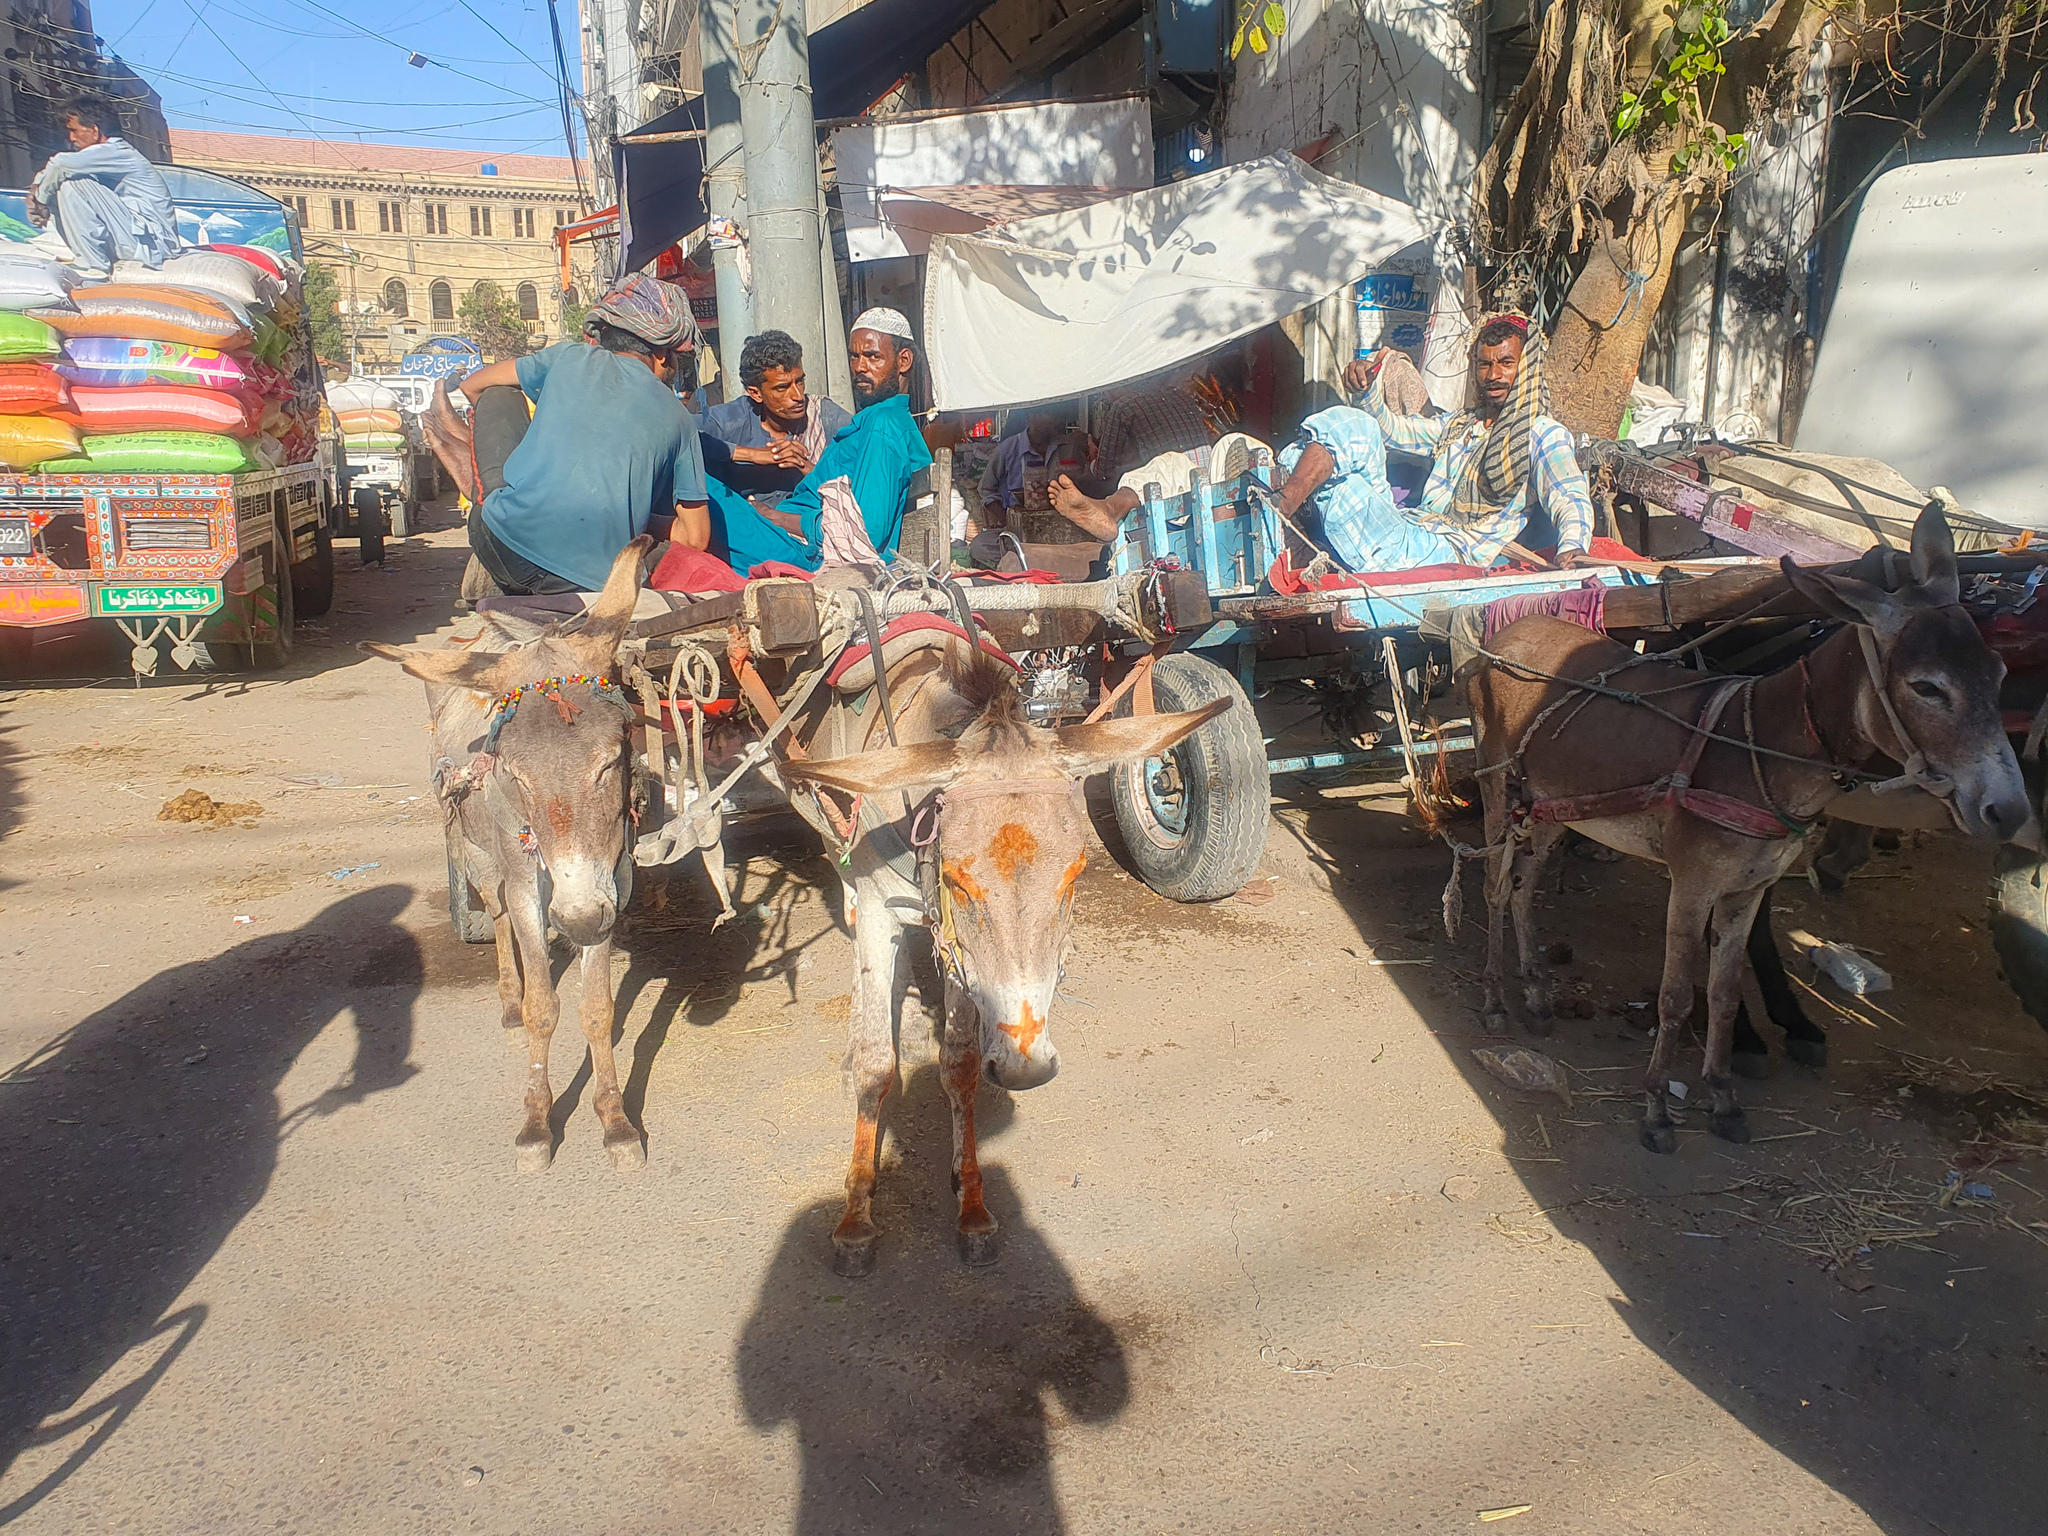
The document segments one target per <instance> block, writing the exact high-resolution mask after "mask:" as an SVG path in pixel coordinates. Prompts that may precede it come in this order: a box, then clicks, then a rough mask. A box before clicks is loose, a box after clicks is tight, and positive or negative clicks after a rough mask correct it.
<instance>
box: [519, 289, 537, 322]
mask: <svg viewBox="0 0 2048 1536" xmlns="http://www.w3.org/2000/svg"><path fill="white" fill-rule="evenodd" d="M519 318H520V319H522V320H538V319H539V318H540V290H539V289H538V288H536V287H534V286H533V284H531V283H521V284H520V285H519Z"/></svg>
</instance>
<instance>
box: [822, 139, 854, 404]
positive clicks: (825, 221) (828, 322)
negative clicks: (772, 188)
mask: <svg viewBox="0 0 2048 1536" xmlns="http://www.w3.org/2000/svg"><path fill="white" fill-rule="evenodd" d="M818 241H819V253H818V254H819V261H820V264H821V268H820V270H821V275H822V276H823V278H824V319H825V356H824V359H823V362H824V378H825V393H826V394H828V395H830V396H831V397H832V398H833V399H834V400H837V401H838V402H839V403H840V404H841V405H843V406H845V407H846V408H847V409H848V410H849V411H850V410H852V409H853V361H852V359H851V358H850V357H849V356H848V355H847V351H846V310H845V307H844V306H843V305H841V304H840V302H839V262H838V259H837V258H836V257H834V256H833V254H832V210H831V204H829V203H827V202H826V201H825V187H824V183H823V180H822V178H821V179H820V182H819V185H818Z"/></svg>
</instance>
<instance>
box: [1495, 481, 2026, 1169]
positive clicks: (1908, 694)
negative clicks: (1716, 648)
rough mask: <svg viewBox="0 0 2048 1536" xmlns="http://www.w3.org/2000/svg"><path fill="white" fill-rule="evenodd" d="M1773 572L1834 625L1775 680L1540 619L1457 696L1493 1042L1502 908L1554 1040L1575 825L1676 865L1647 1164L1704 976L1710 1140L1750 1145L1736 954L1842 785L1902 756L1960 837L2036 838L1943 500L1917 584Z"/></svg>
mask: <svg viewBox="0 0 2048 1536" xmlns="http://www.w3.org/2000/svg"><path fill="white" fill-rule="evenodd" d="M1781 565H1782V568H1783V570H1784V573H1785V579H1786V580H1787V581H1788V582H1789V583H1790V584H1791V586H1792V588H1793V590H1794V591H1796V592H1798V593H1799V594H1800V596H1802V597H1804V598H1805V599H1806V600H1807V601H1808V602H1809V603H1811V604H1813V605H1814V606H1815V607H1816V608H1818V609H1819V610H1820V611H1821V612H1822V613H1824V614H1826V615H1828V616H1829V617H1831V618H1835V619H1839V620H1841V621H1843V628H1842V629H1840V630H1838V631H1837V632H1836V633H1835V634H1833V635H1832V636H1830V637H1829V638H1828V639H1827V640H1826V641H1824V642H1823V643H1822V644H1821V645H1820V646H1819V647H1818V648H1817V649H1816V650H1815V651H1814V652H1813V653H1812V654H1811V655H1810V656H1808V657H1806V658H1804V659H1803V660H1801V661H1799V662H1796V663H1794V664H1793V665H1792V666H1790V667H1787V668H1785V669H1784V670H1783V671H1780V672H1777V673H1774V674H1772V675H1770V676H1768V677H1763V678H1757V679H1724V678H1715V677H1702V676H1701V675H1700V674H1699V673H1697V672H1693V671H1690V670H1688V669H1686V668H1683V667H1681V666H1678V665H1677V664H1675V663H1671V662H1662V661H1658V660H1656V659H1655V658H1653V657H1641V656H1637V655H1636V654H1635V653H1633V652H1632V651H1629V650H1628V649H1626V648H1625V647H1623V646H1620V645H1618V644H1616V643H1615V642H1613V641H1611V640H1607V639H1604V638H1601V637H1598V636H1595V635H1592V634H1589V633H1588V632H1587V631H1586V630H1584V629H1582V628H1579V627H1578V626H1576V625H1573V624H1568V623H1565V622H1563V621H1562V620H1559V619H1555V618H1550V617H1547V616H1538V617H1531V618H1526V619H1522V620H1520V621H1519V622H1517V623H1514V624H1511V625H1509V626H1508V627H1507V628H1506V629H1504V630H1502V631H1501V632H1500V634H1499V635H1497V636H1496V637H1495V638H1494V640H1493V641H1492V643H1491V645H1490V647H1489V650H1490V659H1489V662H1488V664H1487V665H1485V666H1482V667H1481V668H1479V669H1478V670H1477V671H1476V672H1475V673H1474V674H1473V676H1472V678H1471V681H1470V683H1469V685H1468V686H1469V689H1470V697H1471V703H1472V715H1473V720H1474V723H1475V725H1476V726H1477V728H1478V736H1479V769H1478V772H1479V782H1480V788H1481V798H1482V800H1483V801H1484V804H1485V811H1486V841H1487V847H1488V851H1489V868H1488V872H1487V884H1486V900H1487V953H1486V976H1485V985H1484V998H1483V1003H1482V1009H1483V1013H1484V1018H1485V1023H1486V1027H1487V1028H1488V1029H1489V1030H1493V1031H1499V1030H1502V1029H1505V1028H1506V1026H1507V1010H1506V1007H1505V1004H1504V1002H1503V999H1502V980H1501V971H1502V959H1503V956H1502V947H1503V945H1502V919H1503V916H1504V914H1505V912H1506V911H1507V910H1508V909H1509V908H1512V910H1513V913H1514V920H1515V936H1516V940H1517V942H1518V944H1519V946H1520V950H1521V968H1522V983H1523V998H1524V1008H1525V1012H1526V1016H1527V1022H1528V1024H1529V1027H1530V1028H1531V1030H1532V1031H1536V1032H1541V1031H1542V1030H1544V1029H1547V1028H1548V1024H1549V1020H1550V1018H1551V1010H1550V1002H1549V998H1548V997H1547V995H1546V988H1545V985H1544V980H1543V973H1542V969H1541V967H1540V966H1539V965H1538V963H1537V944H1536V939H1535V935H1534V932H1533V921H1532V918H1533V914H1532V911H1531V903H1532V898H1533V897H1534V894H1535V890H1536V885H1537V882H1538V879H1539V878H1540V875H1541V871H1542V866H1543V863H1544V861H1545V860H1546V859H1547V858H1548V856H1549V854H1550V852H1551V850H1552V849H1553V848H1554V847H1555V846H1556V844H1557V842H1558V841H1559V840H1560V839H1561V838H1562V837H1563V835H1564V831H1565V828H1566V827H1568V826H1569V827H1572V828H1574V829H1576V830H1577V831H1579V832H1582V833H1584V834H1585V835H1586V836H1588V837H1590V838H1593V839H1595V840H1597V841H1599V842H1602V843H1605V844H1606V845H1607V846H1609V847H1611V848H1616V849H1619V850H1620V851H1621V852H1623V853H1628V854H1633V855H1635V856H1636V857H1638V858H1643V859H1648V860H1651V861H1653V862H1656V863H1660V864H1663V865H1664V866H1665V868H1666V869H1667V870H1668V871H1669V872H1670V876H1671V897H1670V902H1669V906H1668V908H1667V911H1666V914H1665V929H1664V975H1663V981H1662V984H1661V986H1660V988H1659V991H1658V1004H1657V1006H1658V1020H1657V1043H1656V1046H1655V1049H1654V1050H1653V1052H1652V1054H1651V1058H1650V1067H1649V1071H1648V1073H1647V1075H1646V1077H1645V1079H1644V1092H1645V1100H1646V1102H1645V1108H1644V1112H1643V1125H1642V1141H1643V1145H1644V1146H1646V1147H1648V1148H1649V1149H1650V1150H1651V1151H1653V1152H1670V1151H1672V1150H1673V1149H1674V1148H1675V1147H1676V1145H1677V1134H1676V1131H1675V1130H1674V1129H1673V1126H1672V1122H1671V1114H1670V1109H1669V1107H1668V1105H1667V1103H1666V1100H1665V1093H1666V1089H1667V1088H1668V1087H1669V1084H1670V1080H1671V1063H1672V1058H1673V1054H1674V1052H1675V1051H1676V1049H1677V1045H1678V1036H1679V1032H1680V1031H1681V1030H1682V1029H1684V1028H1685V1027H1686V1026H1687V1024H1688V1023H1689V1022H1690V1014H1691V1012H1692V997H1693V989H1694V987H1695V986H1696V985H1697V984H1698V983H1699V981H1700V979H1701V972H1702V970H1703V969H1704V971H1705V978H1704V979H1705V984H1706V992H1707V1043H1706V1053H1705V1064H1704V1069H1703V1072H1704V1076H1705V1079H1706V1083H1707V1086H1708V1088H1709V1089H1710V1090H1711V1092H1712V1095H1713V1103H1712V1126H1713V1130H1714V1133H1715V1134H1716V1135H1718V1136H1721V1137H1723V1138H1724V1139H1726V1140H1729V1141H1746V1140H1748V1138H1749V1132H1748V1128H1747V1125H1746V1123H1745V1121H1744V1119H1743V1113H1742V1106H1741V1104H1740V1103H1739V1102H1738V1100H1737V1098H1736V1093H1735V1083H1734V1078H1733V1077H1732V1075H1731V1073H1730V1060H1729V1057H1730V1048H1731V1044H1732V1037H1733V1025H1734V1020H1735V1014H1736V1009H1737V1006H1738V1004H1739V1003H1740V1001H1741V976H1742V959H1743V952H1744V945H1745V942H1746V940H1747V939H1748V936H1749V935H1750V933H1751V932H1752V927H1753V923H1754V920H1755V918H1756V914H1757V908H1758V906H1759V904H1760V903H1761V901H1762V900H1763V899H1764V897H1765V895H1766V894H1767V893H1768V891H1769V889H1770V887H1771V884H1772V882H1774V881H1775V880H1777V879H1778V878H1779V877H1780V876H1781V875H1783V874H1784V873H1785V872H1786V871H1787V870H1788V869H1789V868H1791V866H1792V865H1793V863H1794V862H1795V861H1796V860H1797V858H1798V856H1799V854H1800V852H1801V849H1802V847H1803V845H1804V843H1805V840H1806V838H1807V837H1808V836H1809V835H1810V834H1811V833H1812V832H1813V829H1814V823H1815V822H1816V820H1817V819H1818V818H1819V817H1820V816H1821V814H1822V813H1823V812H1824V811H1825V810H1826V809H1827V807H1828V805H1829V804H1830V803H1831V802H1833V801H1835V800H1836V799H1837V798H1838V797H1841V796H1843V795H1844V794H1846V793H1848V791H1849V787H1850V783H1851V782H1852V781H1853V780H1855V779H1857V778H1869V777H1879V778H1888V777H1891V776H1892V775H1891V768H1892V767H1893V766H1894V765H1897V764H1905V765H1906V768H1907V771H1906V774H1905V775H1903V776H1902V777H1904V778H1905V779H1907V780H1909V781H1910V782H1912V783H1914V784H1916V785H1918V786H1920V787H1923V788H1928V789H1931V790H1933V791H1934V792H1935V793H1936V794H1938V795H1939V797H1940V798H1941V799H1942V800H1943V801H1944V802H1945V803H1946V805H1947V807H1948V813H1949V815H1950V816H1951V817H1952V818H1953V819H1954V821H1955V823H1956V825H1957V826H1958V827H1960V828H1961V829H1962V830H1963V831H1964V832H1966V833H1968V834H1970V835H1971V836H1973V837H1979V838H1983V839H1987V840H1990V841H2001V840H2003V841H2023V842H2026V841H2032V842H2038V838H2039V835H2040V833H2039V826H2038V823H2037V822H2036V821H2035V819H2034V815H2033V810H2032V806H2031V804H2030V802H2029V799H2028V796H2027V790H2026V785H2025V782H2024V781H2023V780H2022V778H2021V776H2020V767H2019V762H2018V760H2017V759H2016V758H2015V757H2014V755H2013V750H2012V746H2011V743H2010V742H2008V741H2007V739H2006V735H2005V731H2004V728H2003V726H2002V725H2001V723H2000V720H1999V711H1998V685H1999V682H2000V679H2001V678H2002V677H2003V675H2004V672H2005V667H2004V663H2003V662H2001V661H2000V660H1999V658H1998V657H1997V656H1996V655H1995V654H1994V653H1993V652H1992V650H1991V649H1990V647H1989V646H1987V645H1986V644H1985V643H1984V640H1983V638H1982V636H1980V635H1979V634H1978V632H1977V628H1976V626H1975V625H1974V624H1973V623H1972V622H1971V620H1970V616H1969V614H1968V613H1966V612H1965V611H1964V610H1963V608H1962V607H1961V605H1960V604H1959V602H1958V595H1959V589H1958V582H1957V577H1956V562H1955V543H1954V540H1953V538H1952V537H1951V535H1950V533H1949V527H1948V523H1947V521H1946V520H1945V519H1944V518H1943V517H1942V515H1941V512H1940V509H1939V507H1938V506H1937V505H1930V506H1929V507H1928V508H1927V509H1926V510H1924V511H1923V512H1922V513H1921V514H1920V518H1919V521H1918V522H1917V523H1916V524H1915V526H1914V530H1913V546H1912V577H1913V579H1912V582H1911V584H1910V585H1908V586H1906V587H1905V588H1903V589H1902V590H1900V591H1899V592H1897V593H1890V592H1886V591H1884V590H1883V589H1881V588H1879V587H1876V586H1873V585H1871V584H1870V583H1868V582H1864V581H1860V580H1858V579H1856V578H1854V577H1851V576H1846V575H1836V574H1830V573H1827V572H1824V571H1818V570H1801V569H1800V568H1799V567H1797V566H1795V565H1793V564H1792V562H1791V561H1790V560H1785V561H1782V562H1781ZM1595 689H1599V690H1602V691H1593V690H1595ZM1624 691H1625V692H1626V694H1627V695H1629V697H1627V698H1618V697H1615V695H1616V694H1618V693H1622V692H1624ZM1745 692H1746V693H1747V695H1748V696H1747V697H1743V695H1744V694H1745ZM1752 747H1753V748H1754V749H1755V750H1752ZM1873 767H1883V768H1884V770H1885V771H1884V772H1881V773H1878V774H1875V775H1873V774H1872V773H1871V770H1872V769H1873ZM1703 946H1707V947H1709V950H1710V953H1709V954H1707V955H1703V954H1702V948H1703ZM1703 961H1704V965H1703Z"/></svg>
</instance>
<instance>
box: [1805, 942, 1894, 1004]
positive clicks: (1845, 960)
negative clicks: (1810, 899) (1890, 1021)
mask: <svg viewBox="0 0 2048 1536" xmlns="http://www.w3.org/2000/svg"><path fill="white" fill-rule="evenodd" d="M1786 937H1788V938H1789V939H1791V940H1792V942H1793V943H1794V944H1797V945H1798V946H1799V947H1800V948H1801V949H1802V950H1804V951H1805V954H1806V958H1807V959H1808V960H1811V961H1812V962H1813V968H1814V969H1815V970H1817V971H1819V972H1820V973H1821V974H1822V975H1824V976H1826V977H1827V978H1828V980H1830V981H1832V982H1833V983H1834V984H1835V985H1836V986H1838V987H1840V988H1841V989H1842V990H1843V991H1844V992H1847V993H1850V994H1852V995H1853V996H1856V997H1864V996H1867V995H1869V994H1870V993H1872V992H1889V991H1890V990H1891V985H1892V978H1891V975H1890V973H1889V972H1887V971H1886V970H1885V968H1884V967H1883V966H1881V965H1879V964H1878V963H1877V962H1876V961H1875V960H1873V959H1871V958H1870V957H1869V956H1868V955H1859V954H1857V953H1856V951H1855V950H1853V949H1851V948H1849V946H1848V945H1846V944H1831V943H1828V942H1827V941H1825V940H1822V939H1817V938H1815V937H1814V936H1813V935H1812V934H1810V933H1808V932H1806V931H1805V930H1804V929H1803V928H1794V929H1793V930H1792V931H1791V932H1790V933H1789V934H1787V935H1786Z"/></svg>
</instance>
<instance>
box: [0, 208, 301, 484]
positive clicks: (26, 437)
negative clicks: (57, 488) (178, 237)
mask: <svg viewBox="0 0 2048 1536" xmlns="http://www.w3.org/2000/svg"><path fill="white" fill-rule="evenodd" d="M303 303H304V299H303V290H302V289H301V287H300V285H299V274H298V271H297V269H296V267H295V266H293V265H292V264H290V263H289V262H287V261H284V260H282V259H280V258H278V257H276V256H275V255H273V254H272V253H270V252H268V251H263V250H258V249H254V248H243V247H224V246H212V247H202V248H199V249H194V250H188V251H185V252H183V253H182V254H180V255H177V256H174V257H172V258H171V259H170V260H168V261H166V262H165V263H164V265H163V267H162V268H161V269H157V270H152V269H151V268H148V267H145V266H142V265H141V264H139V263H135V262H120V263H117V264H116V266H115V268H114V271H113V273H112V276H111V277H110V278H109V279H108V280H107V281H103V282H92V283H86V282H82V281H81V280H79V279H78V277H77V276H76V274H74V273H72V272H71V271H69V270H68V269H67V268H65V267H63V266H62V265H60V264H59V263H57V262H54V261H51V260H48V259H47V258H44V257H39V256H34V255H31V254H29V253H27V252H18V253H17V252H9V251H4V250H0V464H4V465H5V466H6V467H8V468H11V469H30V468H33V469H35V470H37V471H38V472H39V473H43V474H98V473H108V474H136V473H144V474H146V473H160V474H232V473H236V472H239V471H242V470H249V469H259V468H275V467H277V466H278V465H281V464H294V463H302V462H304V461H306V460H308V459H310V458H312V457H313V456H314V455H315V454H316V453H317V452H318V445H319V439H318V415H319V404H320V402H319V394H318V389H317V385H313V386H310V387H309V386H308V385H307V384H306V383H305V382H302V381H304V380H308V379H317V378H318V373H317V371H316V370H314V369H313V368H312V366H311V363H312V359H311V358H310V357H309V356H306V355H305V342H304V341H303V339H302V338H301V336H300V332H299V326H298V317H299V313H300V310H301V308H302V307H303Z"/></svg>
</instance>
